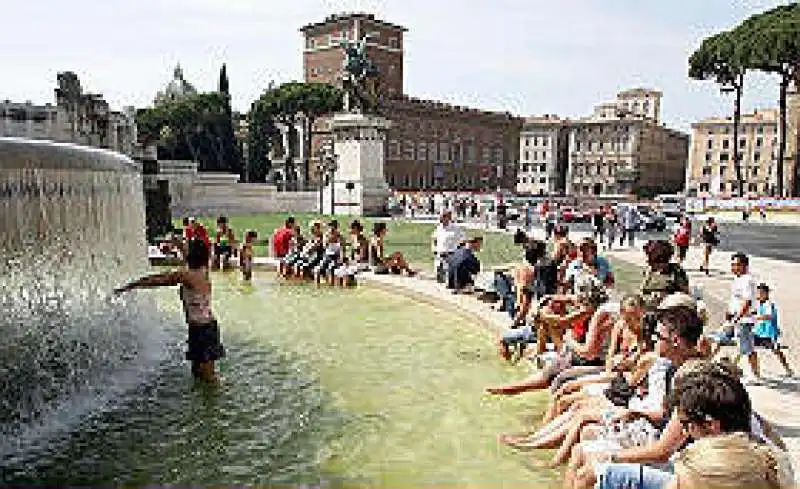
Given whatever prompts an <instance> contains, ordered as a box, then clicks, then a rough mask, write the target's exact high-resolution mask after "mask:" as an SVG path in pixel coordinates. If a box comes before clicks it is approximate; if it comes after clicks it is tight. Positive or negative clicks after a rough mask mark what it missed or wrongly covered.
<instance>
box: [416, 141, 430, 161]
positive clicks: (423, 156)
mask: <svg viewBox="0 0 800 489" xmlns="http://www.w3.org/2000/svg"><path fill="white" fill-rule="evenodd" d="M417 159H418V160H420V161H427V160H428V143H426V142H425V141H420V142H419V143H418V144H417Z"/></svg>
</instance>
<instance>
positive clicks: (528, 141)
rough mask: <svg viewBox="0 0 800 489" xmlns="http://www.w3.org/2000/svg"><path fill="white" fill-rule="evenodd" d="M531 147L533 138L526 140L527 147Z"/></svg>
mask: <svg viewBox="0 0 800 489" xmlns="http://www.w3.org/2000/svg"><path fill="white" fill-rule="evenodd" d="M530 145H531V138H525V146H526V147H528V146H530Z"/></svg>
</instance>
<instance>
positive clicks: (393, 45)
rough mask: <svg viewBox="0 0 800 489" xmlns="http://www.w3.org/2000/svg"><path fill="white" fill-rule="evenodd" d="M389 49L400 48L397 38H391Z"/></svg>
mask: <svg viewBox="0 0 800 489" xmlns="http://www.w3.org/2000/svg"><path fill="white" fill-rule="evenodd" d="M389 47H390V48H392V49H397V48H398V47H400V43H399V42H398V41H397V38H396V37H390V38H389Z"/></svg>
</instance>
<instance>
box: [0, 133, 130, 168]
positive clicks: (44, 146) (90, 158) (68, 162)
mask: <svg viewBox="0 0 800 489" xmlns="http://www.w3.org/2000/svg"><path fill="white" fill-rule="evenodd" d="M39 169H44V170H88V171H112V172H120V173H139V172H140V165H139V164H137V163H136V162H135V161H134V160H132V159H131V158H129V157H127V156H125V155H123V154H121V153H117V152H115V151H111V150H108V149H102V148H94V147H89V146H81V145H78V144H72V143H64V142H57V141H49V140H41V139H26V138H12V137H0V170H39Z"/></svg>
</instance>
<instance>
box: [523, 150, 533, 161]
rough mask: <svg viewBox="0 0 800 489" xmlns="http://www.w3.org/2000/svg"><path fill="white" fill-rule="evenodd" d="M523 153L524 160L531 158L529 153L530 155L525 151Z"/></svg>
mask: <svg viewBox="0 0 800 489" xmlns="http://www.w3.org/2000/svg"><path fill="white" fill-rule="evenodd" d="M524 154H525V157H524V158H523V159H524V160H525V161H528V160H530V159H531V155H530V153H528V152H527V151H525V153H524Z"/></svg>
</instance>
